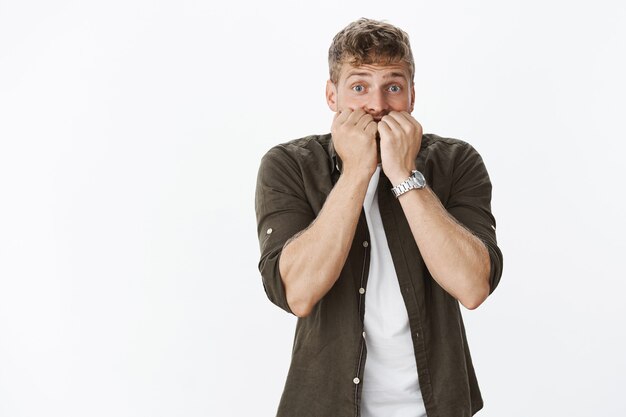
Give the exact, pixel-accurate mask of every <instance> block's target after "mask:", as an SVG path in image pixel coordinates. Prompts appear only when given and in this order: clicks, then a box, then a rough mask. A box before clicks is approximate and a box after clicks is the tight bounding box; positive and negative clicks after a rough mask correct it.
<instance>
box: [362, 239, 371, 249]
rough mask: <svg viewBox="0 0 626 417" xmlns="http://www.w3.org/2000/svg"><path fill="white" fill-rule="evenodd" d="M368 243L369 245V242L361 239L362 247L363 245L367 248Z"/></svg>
mask: <svg viewBox="0 0 626 417" xmlns="http://www.w3.org/2000/svg"><path fill="white" fill-rule="evenodd" d="M369 245H370V244H369V242H368V241H367V240H364V241H363V247H364V248H367V247H368V246H369Z"/></svg>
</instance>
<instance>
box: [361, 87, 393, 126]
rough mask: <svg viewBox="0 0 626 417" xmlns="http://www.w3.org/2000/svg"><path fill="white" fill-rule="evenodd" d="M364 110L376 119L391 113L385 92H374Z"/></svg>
mask: <svg viewBox="0 0 626 417" xmlns="http://www.w3.org/2000/svg"><path fill="white" fill-rule="evenodd" d="M364 110H365V111H366V112H367V113H369V114H371V115H372V116H373V117H374V118H375V119H376V118H381V117H383V116H384V115H386V114H387V113H388V111H389V104H388V103H387V99H386V97H385V94H384V92H383V91H380V90H378V89H376V90H374V91H372V93H371V94H370V97H369V100H368V102H367V104H366V105H365V108H364Z"/></svg>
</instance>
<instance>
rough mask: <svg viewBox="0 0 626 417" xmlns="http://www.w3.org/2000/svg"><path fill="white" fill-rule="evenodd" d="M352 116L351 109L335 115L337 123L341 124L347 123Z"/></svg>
mask: <svg viewBox="0 0 626 417" xmlns="http://www.w3.org/2000/svg"><path fill="white" fill-rule="evenodd" d="M350 114H351V110H350V109H341V110H339V111H338V112H337V113H335V121H336V122H337V123H339V124H342V123H344V122H345V120H346V119H347V118H348V116H350Z"/></svg>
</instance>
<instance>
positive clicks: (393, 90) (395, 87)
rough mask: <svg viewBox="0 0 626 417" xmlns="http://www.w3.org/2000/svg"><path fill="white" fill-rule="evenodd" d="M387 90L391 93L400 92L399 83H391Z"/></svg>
mask: <svg viewBox="0 0 626 417" xmlns="http://www.w3.org/2000/svg"><path fill="white" fill-rule="evenodd" d="M389 91H391V92H392V93H399V92H400V86H399V85H395V84H394V85H392V86H389Z"/></svg>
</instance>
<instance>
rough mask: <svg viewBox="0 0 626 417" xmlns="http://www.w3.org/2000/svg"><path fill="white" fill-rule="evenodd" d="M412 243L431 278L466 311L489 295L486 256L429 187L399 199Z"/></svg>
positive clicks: (488, 266) (488, 263) (471, 235)
mask: <svg viewBox="0 0 626 417" xmlns="http://www.w3.org/2000/svg"><path fill="white" fill-rule="evenodd" d="M399 200H400V204H401V205H402V209H403V211H404V213H405V215H406V217H407V220H408V222H409V226H410V228H411V232H412V233H413V237H414V238H415V242H416V243H417V246H418V247H419V249H420V253H421V254H422V257H423V259H424V262H425V264H426V267H427V268H428V270H429V272H430V274H431V275H432V277H433V278H434V279H435V281H437V283H438V284H439V285H440V286H441V287H442V288H443V289H444V290H446V291H447V292H448V293H449V294H451V295H452V296H453V297H455V298H456V299H457V300H459V301H460V302H461V303H462V304H463V305H464V306H465V307H466V308H468V309H474V308H476V307H478V306H479V305H480V304H481V303H482V302H483V301H484V300H485V299H486V298H487V296H488V295H489V273H490V261H489V253H488V252H487V248H486V247H485V245H484V244H483V242H482V241H481V240H480V239H478V238H477V237H476V236H474V235H473V234H472V233H471V232H470V231H469V230H467V229H466V228H465V227H463V226H462V225H461V224H459V223H458V222H457V221H456V220H455V219H454V218H453V217H452V216H451V215H450V214H449V213H448V212H447V211H446V210H445V208H444V207H443V206H442V205H441V202H440V201H439V198H438V197H437V196H436V195H435V194H434V193H433V192H432V190H431V189H430V188H428V187H426V188H424V189H421V190H413V191H409V192H407V193H405V194H403V195H402V196H400V198H399Z"/></svg>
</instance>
